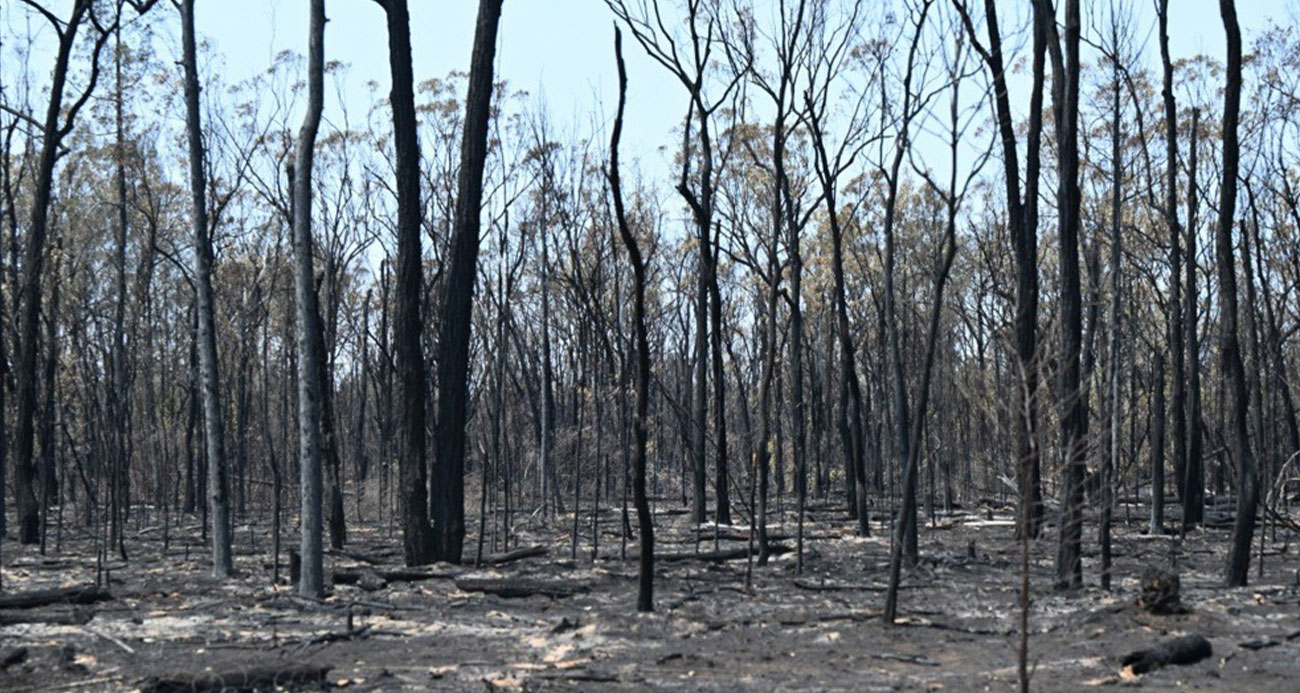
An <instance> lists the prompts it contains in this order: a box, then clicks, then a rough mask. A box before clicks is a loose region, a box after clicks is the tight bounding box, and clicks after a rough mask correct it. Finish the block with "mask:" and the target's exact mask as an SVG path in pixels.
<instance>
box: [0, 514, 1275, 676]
mask: <svg viewBox="0 0 1300 693" xmlns="http://www.w3.org/2000/svg"><path fill="white" fill-rule="evenodd" d="M1126 514H1127V513H1126V511H1125V510H1123V509H1122V510H1121V511H1120V513H1119V520H1120V524H1119V526H1118V527H1117V537H1116V545H1115V546H1116V569H1115V576H1116V577H1115V585H1114V590H1113V591H1111V592H1106V591H1103V590H1101V589H1100V588H1099V587H1098V576H1097V564H1098V559H1097V556H1096V553H1097V552H1096V538H1095V530H1094V529H1093V528H1094V527H1095V525H1092V524H1090V525H1089V530H1088V531H1087V532H1086V533H1085V541H1086V542H1088V545H1087V551H1086V554H1085V576H1086V577H1085V580H1086V586H1085V588H1084V589H1083V590H1081V591H1079V592H1077V593H1075V594H1071V595H1063V594H1058V593H1054V592H1053V591H1052V590H1051V587H1050V585H1051V577H1052V558H1053V555H1054V554H1053V551H1054V548H1055V547H1054V541H1053V539H1054V537H1055V534H1054V528H1052V527H1048V528H1047V531H1046V532H1045V533H1044V539H1043V540H1041V541H1039V542H1037V543H1035V545H1034V546H1033V550H1032V552H1033V553H1032V555H1033V566H1032V571H1031V572H1032V579H1033V607H1032V614H1031V621H1030V624H1031V625H1030V628H1031V639H1030V659H1031V666H1032V667H1033V675H1032V687H1033V689H1034V690H1042V691H1053V690H1080V689H1086V688H1088V687H1091V686H1125V687H1140V688H1144V689H1147V690H1169V689H1175V688H1177V689H1190V690H1222V691H1295V690H1298V689H1300V584H1298V583H1300V559H1298V558H1297V549H1296V548H1294V547H1292V546H1291V539H1293V538H1294V537H1291V536H1290V533H1287V532H1278V533H1277V536H1276V537H1274V536H1272V533H1271V532H1270V536H1269V537H1268V540H1267V541H1265V542H1264V545H1263V550H1264V553H1265V558H1264V561H1265V562H1264V576H1263V577H1262V578H1259V577H1255V575H1256V568H1257V566H1256V565H1252V567H1251V572H1252V579H1253V580H1254V584H1253V585H1252V586H1251V587H1249V588H1244V589H1225V588H1223V587H1221V580H1220V574H1221V572H1222V570H1221V568H1222V566H1223V563H1224V561H1225V558H1226V555H1225V551H1226V548H1225V547H1226V543H1227V536H1228V530H1227V529H1226V528H1212V529H1204V530H1198V531H1195V532H1193V534H1192V535H1191V536H1189V537H1188V538H1187V540H1186V541H1185V542H1177V541H1176V540H1175V539H1173V538H1171V537H1166V536H1148V535H1146V534H1144V533H1143V531H1142V530H1143V525H1144V524H1145V522H1144V520H1143V519H1140V513H1139V512H1138V511H1137V510H1136V509H1134V510H1133V511H1132V513H1131V515H1132V522H1131V524H1126V523H1125V522H1124V518H1125V515H1126ZM569 517H570V518H571V517H572V515H570V516H569ZM773 519H774V520H775V519H776V518H775V517H774V518H773ZM786 519H787V522H786V523H785V524H781V523H779V522H774V523H773V526H772V530H771V531H772V532H773V533H774V534H790V533H792V532H793V522H792V521H790V518H789V517H787V518H786ZM134 523H135V520H133V521H132V525H131V529H130V530H129V533H128V540H129V541H128V548H129V549H130V551H131V553H132V556H131V561H130V563H124V562H122V561H120V560H112V561H110V562H109V563H108V564H107V565H106V568H107V569H108V587H109V589H110V591H111V593H112V595H113V597H114V598H113V599H112V600H110V601H105V602H100V603H97V604H94V605H87V606H72V605H53V606H46V607H41V608H37V609H28V610H14V609H5V610H0V618H3V620H0V623H9V622H11V621H12V620H14V617H15V615H17V616H19V617H20V618H21V619H28V620H31V619H35V620H41V621H45V622H41V623H21V624H11V625H3V626H0V658H2V657H3V656H4V654H5V653H7V652H13V651H14V650H13V648H17V647H26V648H27V656H26V659H25V660H24V661H22V662H19V663H17V664H12V665H10V666H8V667H7V668H5V669H4V670H3V671H0V690H6V691H25V690H30V691H52V690H75V691H93V690H132V689H136V688H139V687H141V686H144V685H146V684H148V683H150V681H151V680H153V679H150V678H149V677H151V676H152V677H159V676H161V677H168V676H171V675H174V674H178V673H189V674H195V673H201V672H204V671H208V670H211V671H213V672H219V673H220V672H226V671H230V670H238V669H247V668H250V667H255V666H263V665H265V666H280V665H284V664H286V663H294V662H305V663H311V664H317V665H324V666H329V667H331V670H330V672H329V674H328V677H327V684H326V685H327V686H329V687H337V688H341V689H347V690H357V691H371V690H471V691H475V690H476V691H483V690H509V689H515V690H553V689H554V690H565V689H578V690H645V689H670V690H818V691H821V690H853V691H864V690H956V691H968V690H969V691H977V690H993V691H1006V690H1013V689H1014V687H1015V684H1016V647H1017V645H1016V643H1017V633H1016V627H1017V626H1016V624H1017V622H1018V621H1017V589H1018V588H1017V585H1018V584H1019V580H1018V574H1019V565H1020V561H1019V553H1018V544H1017V543H1016V542H1015V539H1014V537H1013V534H1014V530H1013V527H1012V519H1011V516H1010V514H1009V513H1008V512H1002V513H991V512H986V511H983V510H981V511H979V512H977V513H953V514H950V515H947V516H941V517H939V518H938V519H937V521H936V522H935V523H934V524H932V523H930V522H927V523H926V526H925V528H924V529H923V530H922V533H921V554H922V562H921V564H920V566H918V567H917V568H916V569H915V570H912V571H910V572H907V573H906V574H905V577H904V589H903V592H902V594H901V609H900V612H901V614H902V616H903V618H902V619H901V623H900V624H899V625H895V626H887V625H885V624H884V623H883V622H882V620H881V617H880V611H881V608H882V606H883V602H884V593H883V591H884V581H885V575H886V573H887V562H888V546H889V544H888V539H887V538H886V536H885V534H886V532H885V531H884V530H883V529H882V527H881V525H880V523H879V522H878V521H877V522H875V524H874V529H875V530H876V534H875V536H873V537H870V538H859V537H856V536H853V525H852V523H851V522H850V521H848V520H847V518H845V517H844V513H843V512H842V511H841V510H840V508H838V507H827V506H819V507H817V508H815V509H813V510H811V511H810V518H809V522H808V524H807V534H808V539H807V542H808V543H807V546H808V553H807V559H806V561H807V564H806V568H805V573H804V575H803V576H802V577H799V578H796V577H795V575H794V556H793V554H791V553H786V554H783V555H779V556H776V557H774V558H773V560H772V562H771V563H770V564H769V565H768V566H766V567H757V566H755V567H754V572H753V588H752V591H750V592H747V591H746V588H745V572H746V565H747V561H745V560H743V559H741V560H730V561H723V562H717V563H714V562H707V561H701V560H697V559H686V560H677V561H672V562H666V561H661V562H659V563H658V566H657V571H656V578H655V582H656V602H655V603H656V607H657V611H656V612H655V613H653V614H648V615H640V614H637V613H635V610H634V607H635V597H636V595H635V591H636V583H635V579H636V563H635V561H634V560H630V559H631V558H632V557H633V556H634V555H635V548H636V547H635V544H634V543H633V544H629V545H628V547H627V555H628V557H629V560H623V559H621V558H620V535H619V532H618V527H619V524H620V523H619V519H618V516H617V514H616V513H615V512H613V511H610V512H608V513H607V514H604V515H603V519H602V531H601V540H600V541H601V543H600V558H599V559H598V560H597V561H595V562H594V563H593V562H592V561H591V560H590V551H591V543H590V528H589V527H584V530H583V532H582V535H583V536H582V540H581V543H580V549H579V557H578V559H577V560H573V559H571V558H570V552H569V530H570V529H571V524H570V523H571V520H570V521H568V522H565V521H564V518H563V517H561V519H560V520H559V521H553V522H552V523H551V525H550V526H549V527H547V526H545V525H543V524H541V523H539V522H537V521H536V520H535V519H534V520H532V521H531V522H528V521H521V522H520V523H518V524H520V525H521V526H519V527H517V530H518V534H519V536H518V541H517V542H516V543H515V544H513V545H512V548H514V547H515V546H519V547H526V546H532V545H545V546H546V547H547V549H548V552H547V554H546V555H544V556H534V557H530V558H525V559H521V560H517V561H513V562H510V563H506V564H503V565H500V566H497V567H482V568H475V567H473V566H472V565H467V566H450V565H439V566H433V567H432V568H430V569H426V572H428V573H429V574H430V575H431V576H430V577H428V579H422V580H413V581H403V580H394V581H390V582H387V584H382V583H383V582H384V580H383V579H382V578H380V577H378V576H379V575H380V574H381V573H382V572H384V571H389V570H395V569H398V568H400V566H399V565H398V564H399V563H400V553H399V547H400V540H399V538H398V537H397V536H396V535H392V534H389V533H388V532H387V531H385V530H375V529H369V530H367V529H365V528H362V529H356V528H353V533H352V536H351V542H350V543H349V546H348V549H347V552H346V555H343V554H334V555H330V556H327V558H326V569H327V572H329V573H335V572H343V573H349V572H350V574H351V575H352V576H353V577H354V579H356V581H357V582H360V583H363V584H364V587H363V586H361V585H358V584H352V585H343V584H336V585H335V586H334V587H333V590H332V593H331V595H330V596H329V597H328V598H327V599H326V600H325V601H324V602H323V603H316V602H312V601H308V600H305V599H301V598H299V597H296V596H295V595H294V590H293V588H292V586H290V585H289V584H287V577H286V578H284V579H282V584H279V585H274V584H272V581H271V565H270V558H269V555H270V542H269V534H268V533H267V532H265V531H263V530H261V529H259V528H258V527H256V526H254V527H249V526H247V525H241V526H239V527H237V531H236V534H235V536H236V542H237V543H236V561H237V568H238V571H239V576H238V577H237V578H236V579H234V580H231V581H228V582H216V581H214V580H212V579H211V578H209V577H208V575H207V567H206V565H205V563H206V552H205V550H204V548H203V546H202V544H201V542H200V537H199V534H198V532H199V527H198V524H197V520H196V519H194V518H187V521H186V523H185V526H184V527H183V528H179V529H174V530H172V532H171V536H170V537H169V539H170V546H169V548H168V549H167V550H166V551H163V543H162V532H161V531H160V529H159V528H158V527H157V526H145V527H144V528H143V529H141V528H138V527H136V525H135V524H134ZM584 524H585V523H584ZM657 526H658V529H657V530H656V531H657V535H658V537H657V538H658V549H659V551H660V552H662V553H675V554H683V553H691V552H693V551H694V550H695V538H694V534H695V533H694V532H693V531H692V527H691V526H690V525H689V524H688V522H687V519H686V517H685V515H683V514H681V513H679V512H661V513H660V514H659V515H658V517H657ZM746 531H747V528H745V527H740V526H736V527H733V528H731V531H727V528H725V527H724V528H723V532H722V534H723V535H724V537H723V538H722V539H720V540H719V545H720V547H721V548H723V549H728V548H743V547H745V546H746V543H745V541H744V540H743V539H742V538H741V537H742V536H743V535H744V533H745V532H746ZM712 534H713V530H712V528H711V527H710V528H709V529H708V531H707V532H705V536H706V539H705V541H704V542H703V543H702V544H701V546H700V550H702V551H709V550H712V549H713V539H712V536H711V535H712ZM296 538H297V537H296V534H293V533H290V532H288V531H286V532H285V539H286V546H287V545H288V543H289V541H291V540H292V541H294V542H295V543H296ZM51 542H53V540H52V539H51ZM972 542H973V543H974V557H973V558H972V557H971V553H970V549H971V543H972ZM780 543H781V544H783V545H786V546H793V539H792V538H782V539H781V540H780ZM467 545H468V546H471V547H472V546H473V545H474V543H473V537H471V539H470V541H468V542H467ZM1175 553H1176V554H1177V560H1178V563H1179V565H1180V566H1181V569H1180V572H1181V575H1182V585H1183V600H1184V602H1185V603H1186V605H1187V606H1188V607H1189V608H1190V612H1189V613H1186V614H1178V615H1169V616H1155V615H1151V614H1147V613H1145V612H1143V611H1141V610H1140V609H1138V608H1137V607H1136V606H1134V598H1135V596H1136V595H1137V593H1138V585H1139V577H1140V575H1141V574H1142V572H1143V570H1144V569H1145V568H1146V567H1147V566H1151V565H1160V566H1168V565H1169V564H1170V557H1171V555H1173V554H1175ZM94 554H95V551H94V548H93V543H92V540H91V538H90V537H89V536H79V535H76V534H75V533H73V532H72V531H71V530H69V531H68V532H66V533H65V536H64V537H63V540H62V546H61V548H60V550H59V551H57V552H56V551H54V550H53V547H51V550H50V551H49V552H48V553H47V554H46V555H44V556H42V555H40V554H39V552H38V551H37V550H36V549H35V548H34V547H19V546H17V545H16V544H14V543H13V542H12V541H6V542H5V544H4V547H3V571H4V572H3V577H4V592H5V593H14V592H20V591H26V590H34V589H39V588H48V587H55V586H60V585H62V586H67V585H74V584H81V583H87V582H93V581H94V579H95V572H96V571H95V563H94V561H93V558H92V557H93V556H94ZM114 558H116V557H114ZM1255 560H1256V561H1258V556H1256V559H1255ZM285 563H287V558H286V559H285ZM286 572H287V571H286ZM433 575H436V577H433ZM457 576H459V577H460V578H461V584H462V586H472V585H471V583H470V582H468V581H466V580H465V578H467V577H468V578H473V577H481V578H518V579H523V580H526V582H525V583H524V586H525V587H528V586H530V585H531V586H532V587H537V586H538V585H540V586H542V587H546V588H547V589H551V590H558V591H559V592H564V591H568V590H577V591H576V593H575V594H573V595H572V596H554V595H552V596H545V595H534V596H526V597H517V598H504V597H501V596H494V595H490V594H485V593H483V592H477V591H475V592H467V591H465V590H463V589H461V587H458V585H457V581H456V580H455V579H453V578H454V577H457ZM358 578H359V579H358ZM527 581H531V582H527ZM328 583H329V576H328V575H327V584H328ZM1184 633H1199V634H1202V635H1204V636H1205V637H1207V638H1208V639H1209V640H1210V642H1211V643H1212V645H1213V648H1214V654H1213V656H1212V657H1211V658H1209V659H1207V660H1203V661H1202V662H1200V663H1197V664H1194V665H1190V666H1172V667H1167V668H1165V669H1162V670H1159V671H1156V672H1153V673H1149V674H1146V675H1143V676H1141V677H1137V678H1133V677H1131V676H1123V677H1121V676H1120V669H1121V668H1120V665H1119V661H1118V660H1119V657H1121V656H1122V655H1123V654H1125V653H1127V652H1129V651H1131V650H1134V649H1137V648H1142V647H1149V646H1151V645H1153V644H1155V643H1157V642H1158V641H1160V640H1162V639H1164V638H1167V637H1171V636H1174V635H1180V634H1184ZM1243 644H1248V645H1249V647H1247V646H1243ZM314 688H319V686H314Z"/></svg>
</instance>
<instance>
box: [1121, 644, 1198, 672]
mask: <svg viewBox="0 0 1300 693" xmlns="http://www.w3.org/2000/svg"><path fill="white" fill-rule="evenodd" d="M1212 654H1214V650H1213V648H1211V647H1210V641H1209V640H1206V639H1205V638H1204V637H1202V636H1200V635H1184V636H1182V637H1179V638H1173V639H1172V640H1166V641H1164V642H1162V643H1160V644H1158V645H1156V646H1155V647H1152V648H1149V649H1145V650H1136V651H1134V652H1130V653H1129V654H1127V655H1125V656H1124V659H1122V660H1121V661H1120V664H1122V665H1124V666H1126V667H1131V668H1132V670H1133V673H1135V674H1145V673H1147V672H1149V671H1155V670H1156V669H1159V668H1160V667H1163V666H1166V665H1169V664H1195V663H1197V662H1199V661H1201V660H1202V659H1205V658H1206V657H1209V656H1210V655H1212Z"/></svg>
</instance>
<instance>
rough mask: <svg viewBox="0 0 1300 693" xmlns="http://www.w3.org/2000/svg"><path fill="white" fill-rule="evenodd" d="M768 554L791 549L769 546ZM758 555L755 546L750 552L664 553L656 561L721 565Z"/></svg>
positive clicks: (774, 545) (738, 550) (725, 550)
mask: <svg viewBox="0 0 1300 693" xmlns="http://www.w3.org/2000/svg"><path fill="white" fill-rule="evenodd" d="M767 550H768V553H770V554H772V555H778V554H783V553H790V551H792V550H793V549H791V548H790V547H789V546H785V545H784V544H770V545H768V547H767ZM751 554H752V555H754V556H757V555H758V547H757V546H755V547H754V548H753V550H752V551H751V550H750V548H749V547H748V546H742V547H739V548H735V549H721V550H718V551H699V552H694V551H682V552H678V553H665V554H659V555H656V556H655V558H656V559H657V560H660V561H663V562H665V563H673V562H675V561H708V562H710V563H722V562H723V561H736V560H740V559H742V558H749V557H750V555H751Z"/></svg>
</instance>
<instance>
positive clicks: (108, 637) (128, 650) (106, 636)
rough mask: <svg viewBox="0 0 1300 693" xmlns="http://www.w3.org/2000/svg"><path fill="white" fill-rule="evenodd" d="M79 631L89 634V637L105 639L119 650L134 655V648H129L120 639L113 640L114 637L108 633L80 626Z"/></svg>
mask: <svg viewBox="0 0 1300 693" xmlns="http://www.w3.org/2000/svg"><path fill="white" fill-rule="evenodd" d="M81 629H82V630H84V631H86V632H87V633H90V634H91V635H98V636H99V637H101V638H103V639H105V640H107V641H109V642H111V643H113V644H114V645H117V646H118V647H120V648H122V649H123V650H125V651H126V653H127V654H135V648H134V647H131V646H130V645H128V644H126V643H124V642H122V641H121V640H120V639H118V638H115V637H113V636H111V635H109V634H108V633H105V632H104V631H102V630H99V629H98V628H91V627H90V626H82V627H81Z"/></svg>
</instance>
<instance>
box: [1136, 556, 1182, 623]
mask: <svg viewBox="0 0 1300 693" xmlns="http://www.w3.org/2000/svg"><path fill="white" fill-rule="evenodd" d="M1137 605H1138V607H1140V608H1141V609H1142V610H1143V611H1146V612H1148V613H1152V614H1156V615H1159V616H1167V615H1169V614H1185V613H1187V612H1188V608H1187V607H1186V606H1184V605H1183V602H1182V597H1181V582H1180V581H1179V578H1178V574H1177V573H1172V572H1169V571H1167V570H1163V569H1161V568H1156V567H1151V568H1147V569H1146V572H1144V573H1143V574H1142V591H1141V593H1140V594H1139V595H1138V598H1137Z"/></svg>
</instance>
